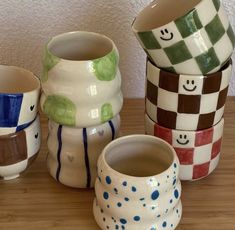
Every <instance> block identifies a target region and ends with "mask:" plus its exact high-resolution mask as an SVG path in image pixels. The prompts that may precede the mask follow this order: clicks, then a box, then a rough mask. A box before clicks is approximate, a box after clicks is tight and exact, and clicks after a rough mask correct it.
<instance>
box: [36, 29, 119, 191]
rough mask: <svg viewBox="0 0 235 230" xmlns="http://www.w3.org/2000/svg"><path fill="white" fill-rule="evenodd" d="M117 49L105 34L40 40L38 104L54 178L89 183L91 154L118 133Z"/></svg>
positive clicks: (83, 185) (74, 184)
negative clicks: (46, 130) (46, 126)
mask: <svg viewBox="0 0 235 230" xmlns="http://www.w3.org/2000/svg"><path fill="white" fill-rule="evenodd" d="M118 63H119V54H118V50H117V48H116V46H115V44H114V43H113V41H112V40H111V39H109V38H108V37H106V36H103V35H100V34H97V33H91V32H83V31H77V32H69V33H65V34H61V35H58V36H56V37H54V38H52V39H51V40H50V41H49V42H48V44H47V45H46V48H45V51H44V58H43V66H44V73H43V76H42V78H41V82H42V89H43V93H42V96H41V101H40V103H41V108H42V110H43V112H44V113H45V114H46V116H47V117H48V118H49V135H48V141H47V144H48V150H49V152H48V157H47V165H48V169H49V172H50V174H51V175H52V176H53V177H54V178H55V179H56V180H57V181H59V182H60V183H62V184H64V185H67V186H70V187H75V188H90V187H93V186H94V182H95V178H96V176H97V159H98V157H99V155H100V154H101V152H102V149H103V148H104V147H105V146H106V145H107V144H108V143H109V142H110V141H112V140H113V139H115V138H116V137H117V135H118V132H119V127H120V117H119V112H120V110H121V108H122V104H123V96H122V92H121V75H120V71H119V68H118Z"/></svg>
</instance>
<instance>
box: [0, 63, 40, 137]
mask: <svg viewBox="0 0 235 230" xmlns="http://www.w3.org/2000/svg"><path fill="white" fill-rule="evenodd" d="M39 94H40V81H39V79H38V78H37V77H36V76H35V75H34V74H33V73H31V72H30V71H28V70H25V69H22V68H20V67H15V66H4V65H0V135H6V134H11V133H15V132H18V131H20V130H22V129H24V128H26V127H28V126H29V125H30V124H31V122H32V121H33V120H34V119H35V118H36V115H37V111H38V109H37V106H38V100H39Z"/></svg>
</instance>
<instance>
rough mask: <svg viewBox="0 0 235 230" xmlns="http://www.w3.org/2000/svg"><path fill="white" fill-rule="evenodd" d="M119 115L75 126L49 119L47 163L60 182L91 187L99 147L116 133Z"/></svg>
mask: <svg viewBox="0 0 235 230" xmlns="http://www.w3.org/2000/svg"><path fill="white" fill-rule="evenodd" d="M119 128H120V116H119V115H117V116H115V117H114V118H113V119H112V120H110V121H108V122H106V123H104V124H101V125H98V126H93V127H89V128H82V129H79V128H75V127H68V126H62V125H59V124H57V123H55V122H53V121H51V120H50V121H49V136H48V141H47V144H48V149H49V153H48V157H47V166H48V169H49V172H50V174H51V175H52V176H53V177H54V178H55V179H56V180H57V181H58V182H60V183H62V184H64V185H67V186H70V187H75V188H91V187H93V186H94V183H95V179H96V176H97V160H98V157H99V156H100V154H101V152H102V150H103V148H104V147H105V146H106V145H107V144H108V143H109V142H111V141H112V140H114V139H115V138H116V137H117V136H118V134H119Z"/></svg>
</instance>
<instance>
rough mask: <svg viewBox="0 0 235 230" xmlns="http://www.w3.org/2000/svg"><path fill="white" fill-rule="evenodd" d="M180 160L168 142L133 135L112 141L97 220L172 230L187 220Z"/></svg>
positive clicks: (101, 167)
mask: <svg viewBox="0 0 235 230" xmlns="http://www.w3.org/2000/svg"><path fill="white" fill-rule="evenodd" d="M178 176H179V161H178V158H177V156H176V153H175V151H174V149H173V148H172V147H171V146H170V145H169V144H167V143H166V142H165V141H163V140H161V139H159V138H155V137H152V136H147V135H132V136H125V137H122V138H119V139H117V140H115V141H113V142H111V143H110V144H109V145H108V146H106V147H105V149H104V150H103V152H102V155H101V156H100V158H99V161H98V178H97V180H96V183H95V194H96V198H95V200H94V204H93V212H94V216H95V220H96V222H97V224H98V225H99V227H100V228H101V229H103V230H105V229H128V230H136V229H138V230H146V229H149V230H163V229H164V230H168V229H175V228H176V226H177V225H178V223H179V222H180V219H181V214H182V205H181V201H180V196H181V183H180V180H179V178H178Z"/></svg>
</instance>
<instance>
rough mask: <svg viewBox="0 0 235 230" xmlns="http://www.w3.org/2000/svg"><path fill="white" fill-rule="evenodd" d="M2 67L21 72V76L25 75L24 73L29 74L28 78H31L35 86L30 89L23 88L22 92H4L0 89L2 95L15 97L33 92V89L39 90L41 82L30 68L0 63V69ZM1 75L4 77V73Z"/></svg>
mask: <svg viewBox="0 0 235 230" xmlns="http://www.w3.org/2000/svg"><path fill="white" fill-rule="evenodd" d="M2 69H5V70H15V71H17V72H21V73H23V74H22V76H25V75H28V76H30V79H31V80H32V82H31V83H32V84H34V85H35V87H32V88H33V89H31V90H24V91H23V90H22V92H17V93H4V92H1V91H0V95H4V96H8V97H17V96H18V95H19V94H27V93H31V92H35V91H38V90H40V88H41V82H40V80H39V78H38V77H37V76H36V75H35V74H34V73H33V72H31V71H30V70H28V69H25V68H22V67H19V66H13V65H2V64H1V65H0V71H1V70H2ZM3 77H4V78H6V75H4V76H3ZM19 80H22V79H19Z"/></svg>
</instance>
